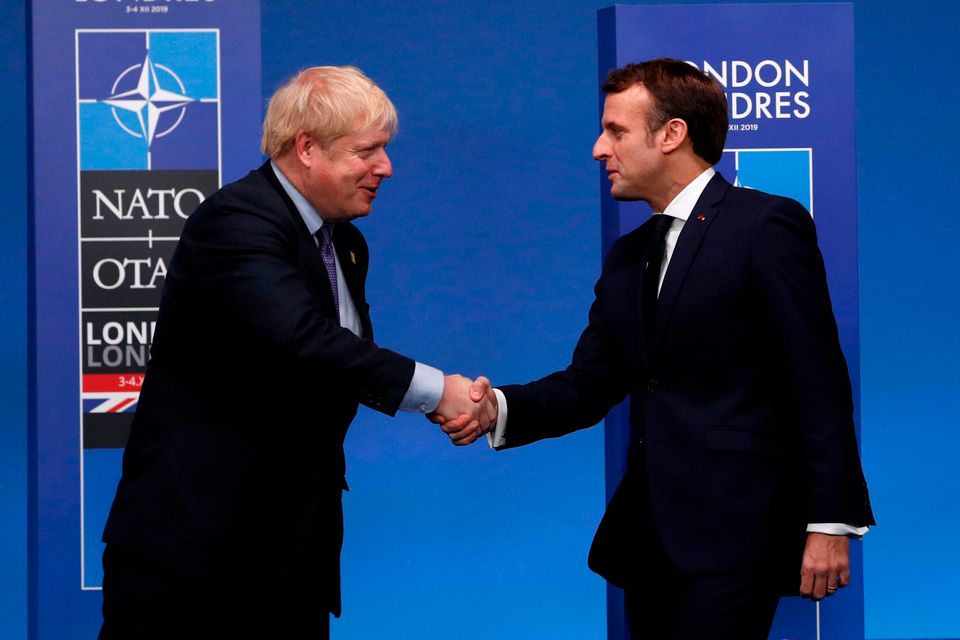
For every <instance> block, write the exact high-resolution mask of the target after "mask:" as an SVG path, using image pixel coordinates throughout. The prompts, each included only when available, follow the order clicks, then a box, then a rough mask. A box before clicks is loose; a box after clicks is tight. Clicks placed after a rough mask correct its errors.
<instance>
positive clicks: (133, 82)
mask: <svg viewBox="0 0 960 640" xmlns="http://www.w3.org/2000/svg"><path fill="white" fill-rule="evenodd" d="M217 37H218V33H217V32H216V31H212V30H204V31H176V30H124V31H114V30H92V29H87V30H79V31H77V43H76V44H77V102H78V104H77V113H78V115H77V124H78V129H79V132H78V142H79V147H80V148H79V160H80V169H81V170H84V171H89V170H130V169H133V170H137V169H140V170H151V169H213V170H216V169H218V168H219V165H220V117H219V113H220V97H219V93H220V92H219V87H220V83H219V76H220V74H219V47H218V40H217Z"/></svg>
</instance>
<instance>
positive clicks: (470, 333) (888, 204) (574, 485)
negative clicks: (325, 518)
mask: <svg viewBox="0 0 960 640" xmlns="http://www.w3.org/2000/svg"><path fill="white" fill-rule="evenodd" d="M449 4H452V5H454V6H449V5H448V3H438V2H424V1H416V2H409V3H404V4H397V5H394V4H392V3H385V2H373V1H357V0H354V1H351V2H346V1H342V2H341V1H334V0H328V1H325V2H323V3H320V2H304V1H301V2H292V1H289V0H271V1H270V2H264V3H263V40H262V44H263V92H264V95H269V93H270V92H271V91H272V90H273V89H274V87H275V86H276V85H277V84H278V83H279V82H280V81H281V80H282V79H283V78H284V77H285V76H287V75H288V74H289V73H290V72H292V71H293V70H295V69H296V68H298V67H300V66H304V65H308V64H348V63H349V64H357V65H358V66H360V67H362V68H364V69H365V70H366V71H367V72H368V73H369V74H370V75H371V76H372V77H373V78H375V79H376V80H377V81H378V82H380V83H381V85H382V86H384V88H385V89H386V90H387V91H388V93H390V95H391V96H392V97H393V98H394V100H395V101H396V103H397V106H398V107H399V109H400V116H401V133H400V136H399V137H398V139H397V140H396V142H395V144H394V145H392V146H391V151H392V153H393V159H394V162H395V177H394V178H393V179H392V180H391V181H390V182H388V183H387V185H386V187H385V188H384V190H383V192H382V194H381V196H380V197H379V198H378V202H377V207H376V210H375V212H374V214H373V216H372V217H371V218H370V219H369V220H366V221H364V222H363V223H362V224H363V227H362V228H363V230H364V232H365V233H366V234H367V236H368V238H369V240H370V244H371V249H372V254H373V263H372V265H371V281H370V288H369V292H368V293H369V298H370V299H371V300H372V302H373V314H374V319H375V321H376V322H377V330H378V336H379V339H380V341H381V342H383V343H385V344H388V345H390V346H391V347H394V348H397V349H399V350H401V351H407V352H409V353H410V354H411V355H413V356H415V357H417V358H419V359H421V360H423V361H426V362H430V363H433V364H436V365H437V366H441V367H443V368H446V369H449V370H451V371H453V370H457V369H460V370H463V371H465V372H466V373H469V374H477V373H486V374H488V375H490V376H491V377H492V378H493V379H494V381H495V382H514V381H524V380H527V379H530V378H532V377H536V376H539V375H542V374H544V373H547V372H549V371H552V370H553V369H555V368H557V367H560V366H563V365H564V364H566V361H567V359H568V357H569V353H570V350H571V349H572V346H573V343H574V341H575V340H576V337H577V335H578V333H579V331H580V329H581V328H582V326H583V324H584V321H585V317H586V309H587V305H588V304H589V301H590V298H591V287H592V284H593V280H594V278H595V277H596V275H597V273H598V270H599V266H600V250H599V245H600V239H599V202H598V198H597V179H596V176H597V171H596V165H595V163H594V162H593V161H592V160H591V159H590V156H589V153H590V147H591V145H592V143H593V139H594V137H595V135H596V133H597V131H598V126H597V122H598V115H599V114H598V110H597V95H596V85H595V82H596V65H597V60H596V9H598V8H600V7H603V6H606V5H607V4H608V2H597V1H588V0H566V1H553V2H547V1H538V2H516V1H512V2H511V1H503V0H491V1H489V2H484V3H476V4H472V3H449ZM855 7H856V27H857V40H856V57H857V105H858V107H857V108H858V112H857V148H858V169H859V181H858V182H859V185H858V193H859V205H860V265H861V351H862V360H861V363H862V368H861V371H862V423H863V450H864V462H865V467H866V472H867V476H868V480H869V482H870V485H871V489H872V494H873V500H874V506H875V509H876V512H877V517H878V519H879V521H880V526H878V527H877V528H876V529H875V530H874V531H872V532H871V533H870V534H869V535H868V537H867V539H866V540H865V542H864V555H865V607H866V632H867V637H868V638H872V639H881V638H883V639H908V638H945V637H947V638H949V637H955V638H956V637H960V621H958V619H957V616H956V614H955V611H954V609H955V603H956V602H957V601H960V587H958V582H957V580H956V578H955V576H956V575H957V574H960V544H958V539H957V536H958V533H957V532H958V531H960V516H958V513H957V507H956V506H955V505H956V500H955V496H956V495H957V494H958V490H960V477H958V474H957V473H956V472H955V471H954V470H953V465H952V462H953V460H952V458H953V456H954V451H956V450H958V448H960V447H958V446H957V445H958V444H960V436H958V430H957V429H956V423H957V420H956V418H955V416H956V415H957V414H958V413H960V399H958V395H957V392H956V389H957V388H958V382H960V380H958V377H960V373H958V372H960V362H958V353H960V344H958V338H957V336H956V333H955V327H957V326H960V302H958V300H957V296H956V290H957V288H956V285H954V284H953V277H952V272H953V264H952V255H953V251H952V242H951V240H952V238H953V237H954V236H956V235H957V232H958V231H960V229H958V226H960V220H958V218H957V217H956V216H953V215H951V208H950V207H949V206H948V205H947V202H946V197H945V195H944V191H945V187H950V186H952V185H953V184H955V183H956V179H955V178H954V177H953V166H952V165H953V164H954V163H953V161H952V157H951V155H952V154H951V152H952V151H953V150H954V149H955V148H957V146H958V142H960V133H958V131H957V129H956V127H955V121H956V114H957V113H958V108H960V88H958V87H957V85H956V83H954V82H952V81H945V80H944V79H945V78H947V77H948V76H949V74H950V73H951V71H950V69H949V68H947V66H946V65H948V64H949V61H951V60H953V59H954V58H955V56H956V54H957V52H958V46H957V44H956V42H957V41H956V38H955V33H954V31H955V28H956V25H957V24H960V7H958V6H957V5H955V4H954V3H953V2H946V1H944V2H931V3H923V4H919V3H916V4H915V3H908V2H902V1H897V2H894V1H881V0H865V1H860V2H856V3H855ZM0 9H2V11H0V21H2V33H0V35H2V37H0V52H2V53H0V55H2V58H3V59H4V61H6V62H7V64H6V67H5V69H6V70H7V74H6V75H5V77H4V80H5V91H4V95H5V100H4V101H3V102H2V103H0V110H2V111H0V113H2V118H0V128H2V129H0V130H2V138H0V141H2V142H3V145H4V147H3V148H4V164H5V169H6V171H4V172H3V173H2V178H0V180H2V181H3V183H2V184H3V187H4V194H5V196H6V201H5V203H6V215H4V216H0V243H2V245H0V246H2V251H0V259H2V260H3V268H2V269H0V280H2V285H0V296H2V298H0V302H2V304H3V313H2V323H3V324H2V327H0V345H2V352H0V353H2V362H0V366H2V379H3V381H4V384H3V385H2V387H0V388H2V391H0V394H2V396H0V419H2V422H0V522H3V526H2V527H0V545H2V546H0V563H2V564H0V593H2V594H3V597H0V637H3V638H12V639H15V640H20V639H21V638H23V637H24V628H25V600H24V598H23V593H24V590H25V589H24V584H25V575H24V573H25V570H24V566H25V563H24V540H25V531H24V522H25V497H24V494H25V471H24V469H25V463H24V455H25V454H24V451H25V426H24V424H25V417H24V415H25V411H24V406H25V398H24V395H25V383H24V378H25V345H24V341H25V337H24V336H25V309H26V302H25V295H26V294H25V283H24V280H25V266H24V265H25V254H26V234H25V215H24V210H25V198H24V193H25V171H24V169H23V168H24V167H25V165H26V160H25V141H24V135H23V131H24V127H25V124H24V118H25V115H24V113H25V112H24V108H23V104H24V101H25V97H24V96H25V89H24V75H23V65H24V59H25V55H24V43H23V40H24V36H23V33H24V31H23V17H22V16H23V6H22V4H21V3H18V2H11V1H9V0H2V4H0ZM746 10H748V9H745V11H746ZM250 143H251V145H254V144H256V141H255V140H252V141H250ZM901 220H903V222H901ZM348 449H349V450H348V459H349V464H350V469H349V475H350V481H351V486H352V489H353V490H352V491H351V493H350V494H349V495H348V496H347V498H346V509H347V513H346V516H347V540H346V546H345V549H344V568H345V576H344V599H345V605H346V608H345V613H344V618H343V620H342V621H340V622H337V623H336V624H335V625H334V633H335V635H336V637H337V638H364V637H374V636H376V635H377V634H381V635H384V634H385V635H386V637H392V638H405V637H410V638H414V637H416V638H444V637H450V636H456V637H463V638H473V637H476V638H480V637H484V638H487V637H503V638H547V637H549V638H578V639H580V638H593V637H600V636H601V634H602V632H603V628H604V621H603V603H604V594H603V584H602V582H600V580H599V579H598V578H595V577H594V576H592V574H590V573H589V572H588V571H587V570H586V568H585V566H584V565H585V560H584V559H585V555H586V549H587V546H588V544H589V540H590V536H591V535H592V529H593V527H594V525H595V523H596V521H597V519H598V517H599V514H600V511H601V509H602V504H603V487H602V478H603V473H602V434H601V432H600V430H599V429H594V430H591V431H587V432H583V433H581V434H577V435H574V436H571V437H569V438H566V439H564V440H562V441H557V442H550V443H543V444H540V445H536V446H534V447H529V448H527V449H526V450H518V451H512V452H506V453H498V454H494V453H492V452H489V451H486V450H484V449H482V448H480V447H477V446H475V447H472V448H470V449H469V450H467V451H461V450H454V449H453V448H452V447H450V446H449V445H447V444H446V443H445V442H443V440H442V439H441V438H439V437H438V435H437V434H436V433H434V432H433V431H432V428H431V427H430V426H429V425H427V424H426V423H425V422H423V421H422V419H416V418H414V417H412V416H404V417H401V418H399V419H397V420H394V421H390V420H388V419H385V418H382V417H380V416H379V415H376V414H373V413H372V412H364V413H363V414H362V415H361V419H360V420H359V421H358V422H357V424H356V425H354V428H353V429H352V430H351V434H350V436H349V438H348Z"/></svg>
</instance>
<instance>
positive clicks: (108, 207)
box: [28, 0, 262, 638]
mask: <svg viewBox="0 0 960 640" xmlns="http://www.w3.org/2000/svg"><path fill="white" fill-rule="evenodd" d="M31 12H32V15H31V24H32V34H31V35H32V38H31V44H32V59H31V64H32V73H31V81H32V92H31V96H30V98H31V111H32V115H33V117H32V131H31V133H32V139H31V171H32V174H31V178H32V181H31V191H32V213H33V215H32V219H31V251H32V261H31V279H30V280H31V282H30V285H31V302H32V304H31V319H30V325H31V327H32V330H33V335H32V342H31V347H32V349H31V391H32V393H31V415H30V419H31V441H30V452H29V455H30V461H29V462H30V516H29V559H28V562H29V624H30V634H31V637H37V638H67V637H93V636H94V635H95V633H96V629H97V628H98V627H99V623H100V610H99V608H100V594H99V589H100V584H101V580H102V568H101V562H100V558H101V554H102V551H103V545H102V543H101V542H100V535H101V532H102V530H103V525H104V523H105V521H106V516H107V512H108V510H109V508H110V504H111V502H112V499H113V495H114V492H115V490H116V486H117V482H118V480H119V477H120V464H121V457H122V453H123V446H124V445H125V443H126V439H127V435H128V433H129V428H130V422H131V420H132V417H133V412H134V411H135V410H136V405H137V398H138V396H139V389H140V384H141V382H142V380H143V373H144V370H145V368H146V363H147V359H148V358H149V350H150V344H151V341H152V335H153V328H154V323H155V318H156V311H157V305H158V304H159V300H160V290H161V288H162V286H163V282H164V279H165V276H166V268H167V267H166V265H167V262H168V261H169V258H170V256H171V254H172V253H173V249H174V247H175V245H176V242H177V240H178V238H179V235H180V231H181V229H182V227H183V223H184V221H185V220H186V218H187V217H188V216H189V215H190V213H191V212H192V211H193V209H194V208H196V206H197V205H198V204H199V203H200V202H201V201H202V200H203V199H204V198H205V197H206V196H208V195H210V194H211V193H212V192H213V191H215V190H216V189H217V188H219V186H220V185H221V184H222V183H223V182H225V181H230V180H234V179H236V178H238V177H240V176H241V175H243V174H244V173H246V171H248V170H249V169H250V168H252V167H254V166H256V164H258V162H259V160H260V154H259V150H258V148H257V142H258V140H259V135H260V134H259V132H260V119H261V114H262V112H261V109H262V106H261V100H260V73H259V69H260V47H259V42H260V5H259V2H258V1H257V0H229V2H228V1H227V0H203V1H200V0H193V1H190V0H182V1H177V2H173V1H170V0H113V1H111V2H106V1H104V0H73V1H70V2H44V3H34V4H33V6H32V10H31Z"/></svg>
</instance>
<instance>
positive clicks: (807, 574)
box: [442, 59, 874, 640]
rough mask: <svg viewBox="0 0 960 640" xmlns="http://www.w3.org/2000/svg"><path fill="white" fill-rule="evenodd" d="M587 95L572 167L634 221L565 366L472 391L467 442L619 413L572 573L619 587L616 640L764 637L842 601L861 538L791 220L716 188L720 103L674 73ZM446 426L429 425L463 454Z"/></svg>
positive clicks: (689, 72) (808, 244)
mask: <svg viewBox="0 0 960 640" xmlns="http://www.w3.org/2000/svg"><path fill="white" fill-rule="evenodd" d="M603 89H604V91H605V92H606V93H607V97H606V101H605V104H604V110H603V131H602V133H601V134H600V136H599V138H598V139H597V142H596V144H595V145H594V148H593V156H594V158H596V159H597V160H599V161H601V162H603V163H604V164H605V166H606V171H607V175H608V177H609V180H610V183H611V187H610V193H611V195H612V196H613V197H614V198H616V199H618V200H644V201H646V202H647V203H649V204H650V206H651V208H652V209H653V210H654V212H655V214H654V215H653V216H652V217H651V219H650V220H648V221H647V222H646V223H644V224H643V225H641V226H640V227H639V228H638V229H636V230H635V231H633V232H631V233H629V234H627V235H625V236H624V237H622V238H620V239H619V240H618V241H617V242H616V243H614V245H613V246H612V247H611V249H610V252H609V254H608V255H607V257H606V260H605V263H604V267H603V272H602V274H601V276H600V279H599V281H598V282H597V285H596V288H595V293H596V299H595V300H594V302H593V305H592V306H591V308H590V314H589V324H588V326H587V328H586V329H585V330H584V332H583V335H582V336H581V337H580V341H579V342H578V344H577V346H576V349H575V351H574V353H573V359H572V362H571V364H570V366H569V367H567V369H565V370H564V371H559V372H556V373H553V374H551V375H549V376H547V377H545V378H542V379H541V380H537V381H535V382H531V383H529V384H526V385H511V386H505V387H503V388H502V389H495V390H493V391H489V392H487V393H488V395H489V396H490V397H491V398H494V397H495V399H496V400H497V402H498V406H499V414H498V419H497V423H496V426H495V430H494V431H493V432H491V433H489V434H488V439H489V440H490V442H491V444H493V445H494V446H495V447H496V448H498V449H499V448H506V447H517V446H520V445H524V444H528V443H530V442H533V441H535V440H538V439H541V438H548V437H556V436H561V435H564V434H566V433H569V432H571V431H573V430H576V429H581V428H585V427H589V426H591V425H593V424H595V423H597V422H598V421H599V420H600V419H602V418H603V416H604V415H605V414H606V413H607V411H608V410H609V409H610V408H611V407H613V406H614V405H616V404H617V403H619V402H620V401H622V400H623V399H624V398H625V397H629V398H630V401H631V406H630V424H631V432H632V433H631V443H630V447H629V452H628V465H627V472H626V474H625V476H624V478H623V480H622V482H621V484H620V486H619V487H618V489H617V491H616V493H615V494H614V496H613V498H612V499H611V501H610V504H609V505H608V507H607V511H606V514H605V515H604V517H603V520H602V522H601V523H600V526H599V528H598V531H597V535H596V537H595V539H594V542H593V546H592V548H591V551H590V560H589V563H590V567H591V568H592V569H593V570H594V571H596V572H597V573H599V574H600V575H602V576H604V577H605V578H607V579H608V580H609V581H610V582H612V583H613V584H615V585H618V586H620V587H623V588H624V589H625V594H626V606H627V617H628V621H629V624H630V628H631V631H632V633H633V637H634V638H653V639H656V640H663V639H667V638H677V639H684V640H687V639H689V640H694V639H696V640H701V639H704V638H710V639H730V640H750V639H756V640H761V639H764V640H765V639H766V637H767V634H768V633H769V629H770V625H771V623H772V620H773V616H774V613H775V611H776V606H777V601H778V599H779V597H780V595H781V594H797V593H800V594H802V595H805V596H809V597H812V598H814V599H816V600H819V599H821V598H823V597H824V596H826V595H829V594H831V593H834V592H835V591H836V590H837V589H839V588H842V587H844V586H846V585H847V584H848V583H849V581H850V570H849V539H848V536H858V535H863V533H865V532H866V527H867V525H871V524H873V522H874V521H873V515H872V512H871V508H870V503H869V498H868V495H867V489H866V483H865V481H864V477H863V471H862V470H861V466H860V460H859V454H858V452H857V442H856V438H855V433H854V423H853V401H852V394H851V389H850V380H849V375H848V373H847V367H846V362H845V360H844V357H843V353H842V351H841V349H840V343H839V339H838V334H837V326H836V321H835V320H834V317H833V311H832V308H831V304H830V298H829V294H828V292H827V281H826V274H825V271H824V264H823V258H822V256H821V254H820V251H819V249H818V247H817V240H816V231H815V229H814V224H813V220H812V218H811V217H810V214H809V213H808V212H807V211H806V210H805V209H804V208H803V207H802V206H801V205H800V204H798V203H797V202H795V201H793V200H789V199H787V198H782V197H777V196H772V195H769V194H766V193H762V192H760V191H754V190H748V189H741V188H738V187H733V186H731V185H730V184H729V183H728V182H727V181H726V180H724V179H723V177H721V176H720V174H718V173H716V171H715V170H714V169H713V167H712V165H713V164H714V163H716V162H717V160H719V159H720V155H721V153H722V151H723V143H724V139H725V136H726V130H727V111H726V100H725V98H724V95H723V90H722V88H721V87H720V85H719V84H718V83H717V82H716V81H714V80H713V79H711V78H708V77H707V76H705V75H703V74H702V73H700V72H699V71H698V70H697V69H695V68H694V67H692V66H691V65H688V64H686V63H684V62H682V61H679V60H666V59H660V60H650V61H647V62H644V63H641V64H632V65H628V66H627V67H624V68H623V69H618V70H615V71H613V72H612V73H611V74H610V76H609V78H608V80H607V81H606V83H605V84H604V86H603ZM480 393H481V391H480V389H479V388H478V389H477V390H476V394H477V395H478V396H479V395H480ZM508 410H509V416H508ZM465 422H466V420H465V419H456V420H452V421H447V422H445V423H444V424H443V425H442V428H443V430H444V431H446V432H447V433H448V434H449V435H450V437H451V439H452V440H453V441H454V443H456V444H468V443H469V442H472V441H473V440H475V439H476V437H477V436H476V429H475V428H473V429H472V428H471V426H470V425H466V426H463V427H462V428H461V425H463V424H464V423H465Z"/></svg>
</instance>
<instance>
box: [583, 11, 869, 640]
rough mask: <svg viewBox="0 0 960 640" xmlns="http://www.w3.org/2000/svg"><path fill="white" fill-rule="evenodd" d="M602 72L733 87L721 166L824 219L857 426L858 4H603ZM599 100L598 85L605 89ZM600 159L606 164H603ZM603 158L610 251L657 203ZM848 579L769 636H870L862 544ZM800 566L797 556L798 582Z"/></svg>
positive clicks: (619, 430) (614, 596)
mask: <svg viewBox="0 0 960 640" xmlns="http://www.w3.org/2000/svg"><path fill="white" fill-rule="evenodd" d="M598 31H599V38H598V40H599V76H600V81H601V82H602V81H603V79H604V78H606V75H607V72H608V71H609V70H610V69H613V68H616V67H621V66H623V65H625V64H628V63H630V62H639V61H642V60H647V59H650V58H661V57H669V58H679V59H681V60H686V61H688V62H690V63H691V64H693V65H695V66H696V67H698V68H699V69H701V70H703V71H704V72H705V73H707V74H709V75H711V76H713V77H715V78H716V79H717V80H718V81H719V82H720V84H722V85H723V86H724V88H725V89H726V95H727V101H728V104H729V116H730V127H729V132H728V135H727V142H726V149H725V152H724V154H723V158H722V160H721V161H720V162H719V163H718V165H717V170H718V171H719V172H720V173H721V174H723V176H724V177H725V178H727V180H729V181H730V182H731V183H734V184H737V185H739V186H743V187H749V188H755V189H760V190H763V191H767V192H770V193H775V194H779V195H784V196H788V197H791V198H794V199H796V200H798V201H799V202H800V203H802V204H803V205H804V206H805V207H807V209H808V210H809V211H810V212H811V214H812V215H813V216H814V218H815V219H816V222H817V231H818V236H819V242H820V248H821V250H822V252H823V255H824V259H825V261H826V264H827V274H828V281H829V286H830V294H831V297H832V300H833V306H834V312H835V313H836V317H837V323H838V325H839V329H840V340H841V344H842V347H843V350H844V353H845V355H846V358H847V363H848V366H849V368H850V376H851V381H852V383H853V391H854V399H855V404H856V407H857V414H856V416H855V417H856V422H857V428H858V433H859V423H860V416H859V406H860V402H859V398H860V342H859V307H858V271H857V172H856V154H855V147H854V117H855V103H854V41H853V5H852V4H849V3H847V4H777V5H774V4H740V5H659V6H616V7H610V8H608V9H603V10H601V11H600V12H598ZM600 99H601V112H602V100H603V95H602V93H601V98H600ZM601 169H602V168H601ZM608 191H609V183H608V180H607V178H606V175H605V174H604V172H603V171H602V170H601V193H602V196H601V197H602V238H603V248H604V252H606V250H607V249H608V248H609V246H610V244H611V243H612V242H613V241H614V240H616V239H617V238H618V237H619V236H621V235H623V234H625V233H627V232H629V231H631V230H633V229H634V228H636V227H637V226H638V225H639V224H640V223H641V222H643V221H644V220H645V219H646V218H647V216H648V215H649V214H650V209H649V207H647V205H646V204H644V203H623V202H617V201H615V200H613V199H612V198H611V197H610V195H609V193H608ZM605 428H606V476H607V492H608V499H609V496H610V494H611V493H612V491H613V489H614V488H616V486H617V484H618V483H619V479H620V477H621V476H622V475H623V469H624V463H625V456H626V442H627V438H628V436H629V422H628V416H627V412H626V410H625V409H624V407H619V408H617V409H615V410H614V411H613V412H612V413H611V414H610V415H609V416H608V418H607V420H606V423H605ZM851 562H852V577H853V583H852V585H851V586H850V587H849V588H847V589H844V590H843V591H842V592H841V593H839V594H838V595H836V596H834V597H831V598H830V599H828V600H826V601H824V602H823V603H822V604H821V605H820V606H816V605H815V604H814V603H812V602H810V601H804V600H801V599H800V598H784V599H782V600H781V604H780V608H779V610H778V612H777V618H776V620H775V622H774V627H773V630H772V632H771V635H770V637H771V638H777V639H780V638H790V639H791V640H813V639H814V638H819V637H821V636H820V634H821V632H822V633H823V634H824V637H832V638H847V639H854V638H863V637H864V625H863V579H862V578H863V567H862V549H861V546H860V545H859V544H854V545H852V548H851ZM799 569H800V568H799V566H798V567H797V573H798V579H797V585H798V589H799ZM621 599H622V595H621V594H619V593H618V591H617V590H616V589H612V588H611V589H610V592H609V603H608V608H609V628H610V635H611V637H614V638H617V637H626V631H625V629H624V625H623V612H622V600H621Z"/></svg>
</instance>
